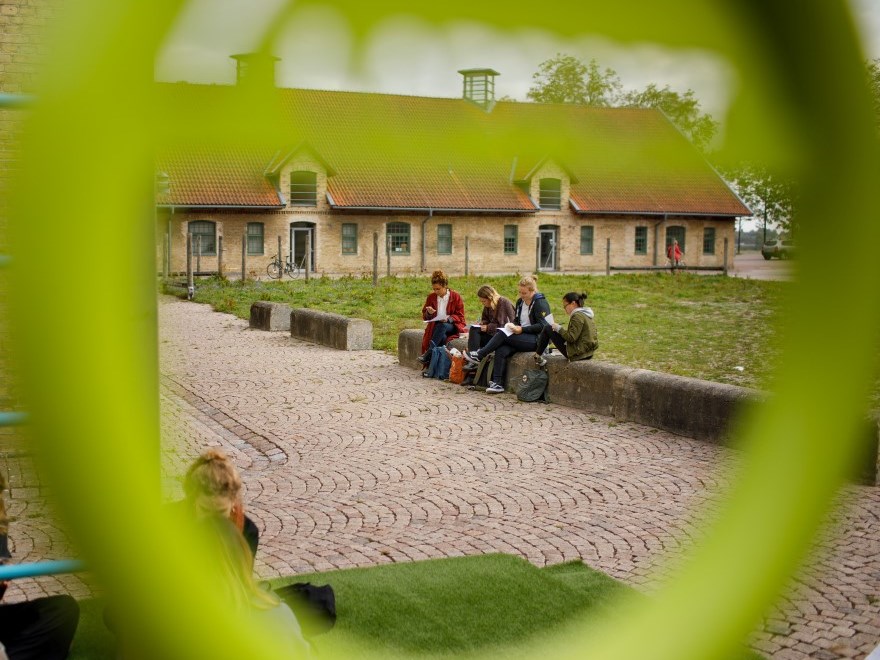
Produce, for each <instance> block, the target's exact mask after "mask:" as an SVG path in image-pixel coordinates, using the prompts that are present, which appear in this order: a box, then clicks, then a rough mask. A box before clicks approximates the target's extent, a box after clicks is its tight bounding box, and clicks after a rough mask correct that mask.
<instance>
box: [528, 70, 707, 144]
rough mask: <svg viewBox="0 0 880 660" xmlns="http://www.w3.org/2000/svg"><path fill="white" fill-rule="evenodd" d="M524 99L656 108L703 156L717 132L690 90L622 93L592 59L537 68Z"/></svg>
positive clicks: (613, 76) (611, 74) (654, 88)
mask: <svg viewBox="0 0 880 660" xmlns="http://www.w3.org/2000/svg"><path fill="white" fill-rule="evenodd" d="M532 81H533V85H532V87H531V88H530V89H529V92H528V94H527V95H526V96H527V97H528V98H529V99H530V100H532V101H537V102H539V103H581V104H583V105H594V106H603V107H607V106H629V107H637V108H657V109H658V110H662V111H663V112H664V113H665V114H666V116H667V117H669V119H670V121H672V123H673V124H675V125H676V126H677V127H678V128H679V130H681V131H682V133H684V134H685V135H686V136H687V137H688V139H690V141H691V142H693V144H694V145H695V146H696V147H697V148H698V149H699V150H700V151H703V152H705V151H706V150H707V149H708V147H709V145H710V143H711V142H712V138H714V137H715V134H716V133H717V132H718V122H716V121H715V120H714V119H712V117H711V115H709V114H708V113H704V112H702V110H701V108H700V102H699V100H697V97H696V95H695V94H694V92H693V90H691V89H689V90H687V91H686V92H685V93H684V94H680V93H678V92H676V91H674V90H672V89H670V87H669V85H666V86H665V87H662V88H661V87H659V86H657V85H655V84H654V83H651V84H650V85H648V86H647V87H645V88H644V89H642V90H636V91H630V92H623V84H622V83H621V81H620V77H619V76H618V75H617V72H616V71H614V69H610V68H605V69H604V70H603V69H601V68H600V66H599V63H598V62H597V61H596V60H595V59H591V60H590V61H589V63H584V62H582V61H581V60H579V59H578V58H576V57H574V56H573V55H563V54H561V53H557V55H556V57H553V58H551V59H549V60H546V61H545V62H542V63H541V64H540V65H539V69H538V71H537V72H536V73H535V74H534V75H533V76H532Z"/></svg>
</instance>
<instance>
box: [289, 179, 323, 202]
mask: <svg viewBox="0 0 880 660" xmlns="http://www.w3.org/2000/svg"><path fill="white" fill-rule="evenodd" d="M290 205H291V206H317V205H318V175H317V174H315V173H314V172H305V171H298V172H291V173H290Z"/></svg>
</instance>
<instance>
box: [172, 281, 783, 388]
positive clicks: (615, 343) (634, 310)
mask: <svg viewBox="0 0 880 660" xmlns="http://www.w3.org/2000/svg"><path fill="white" fill-rule="evenodd" d="M518 280H519V277H517V276H513V275H511V276H504V277H475V276H472V277H456V278H453V279H452V281H451V282H450V285H451V286H452V288H453V289H455V290H456V291H458V292H459V293H461V294H462V296H463V298H464V302H465V310H466V311H467V319H468V321H476V320H477V319H478V318H479V315H480V311H481V309H482V308H481V307H480V305H479V301H478V300H477V296H476V291H477V289H478V288H479V287H480V286H481V285H482V284H491V285H492V286H494V287H495V288H496V289H497V290H498V291H499V292H501V294H502V295H506V296H507V297H509V298H511V300H513V301H515V300H516V297H517V296H516V291H517V289H516V283H517V282H518ZM790 286H791V284H789V283H787V282H773V281H761V280H747V279H740V278H734V277H721V276H705V275H692V274H687V273H680V274H678V275H676V276H674V277H673V276H671V275H669V274H668V273H653V274H650V275H625V274H619V275H613V276H611V277H606V276H590V275H541V277H540V279H539V282H538V288H539V290H540V291H541V292H542V293H544V294H545V295H546V296H547V298H548V300H549V302H550V307H551V309H552V310H553V312H554V313H555V315H556V318H557V320H559V321H564V319H565V318H566V317H565V314H564V312H563V311H562V306H561V304H560V299H561V298H562V295H563V294H564V293H566V292H568V291H586V292H587V293H588V294H589V300H588V304H589V305H590V306H591V307H592V308H593V309H594V311H595V312H596V325H597V327H598V330H599V344H600V347H599V352H598V353H597V354H596V359H599V360H602V361H606V362H614V363H617V364H623V365H627V366H631V367H639V368H643V369H651V370H654V371H662V372H666V373H671V374H678V375H682V376H692V377H695V378H702V379H705V380H712V381H716V382H720V383H730V384H733V385H742V386H746V387H756V388H762V389H764V388H767V387H768V385H769V382H770V378H771V374H772V370H773V365H775V364H777V363H778V359H779V353H780V347H781V345H782V337H781V336H780V332H779V330H778V328H777V320H778V319H779V318H782V310H781V308H782V307H783V305H784V302H785V293H786V290H787V289H788V288H789V287H790ZM179 291H180V290H179V289H171V290H169V293H179ZM429 291H430V283H429V278H428V277H400V278H397V277H388V278H382V279H381V280H380V281H379V286H378V287H376V288H373V285H372V279H361V278H352V277H347V278H346V277H343V278H339V279H336V278H333V279H331V278H323V277H319V278H314V279H312V280H311V281H310V282H308V283H306V282H305V281H304V280H301V279H300V280H285V281H279V282H275V281H272V282H247V283H245V284H244V285H242V283H241V282H224V281H221V280H218V279H216V278H212V279H206V280H201V281H199V282H197V285H196V297H195V300H196V302H202V303H209V304H211V305H213V307H214V309H216V310H217V311H220V312H228V313H231V314H235V315H237V316H239V317H241V318H244V319H247V318H249V317H250V306H251V303H253V302H255V301H257V300H270V301H275V302H285V303H288V304H290V305H291V306H294V307H309V308H313V309H320V310H324V311H330V312H335V313H338V314H342V315H344V316H352V317H358V318H365V319H369V320H370V321H371V322H372V323H373V346H374V348H377V349H381V350H386V351H391V352H396V351H397V336H398V334H399V333H400V331H401V330H403V329H404V328H421V327H423V325H422V323H421V318H420V315H419V313H420V310H421V307H422V304H423V303H424V301H425V297H426V296H427V294H428V293H429ZM738 367H741V369H740V368H738Z"/></svg>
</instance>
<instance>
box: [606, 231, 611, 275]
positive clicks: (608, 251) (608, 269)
mask: <svg viewBox="0 0 880 660" xmlns="http://www.w3.org/2000/svg"><path fill="white" fill-rule="evenodd" d="M605 274H606V275H610V274H611V239H610V238H607V239H605Z"/></svg>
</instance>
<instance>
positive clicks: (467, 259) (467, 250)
mask: <svg viewBox="0 0 880 660" xmlns="http://www.w3.org/2000/svg"><path fill="white" fill-rule="evenodd" d="M470 243H471V237H470V236H465V237H464V276H465V277H467V276H468V274H469V273H470V260H471V250H470V247H471V246H470Z"/></svg>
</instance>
